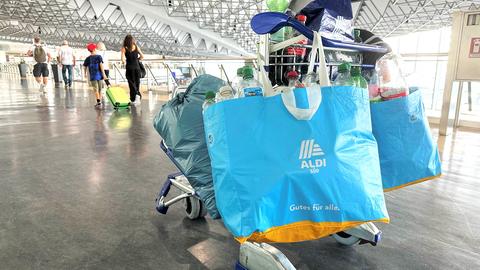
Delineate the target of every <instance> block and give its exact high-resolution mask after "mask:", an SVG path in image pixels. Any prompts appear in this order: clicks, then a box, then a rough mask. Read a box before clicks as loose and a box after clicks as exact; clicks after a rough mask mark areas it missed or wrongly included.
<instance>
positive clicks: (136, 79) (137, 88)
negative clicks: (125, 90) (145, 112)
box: [135, 69, 142, 99]
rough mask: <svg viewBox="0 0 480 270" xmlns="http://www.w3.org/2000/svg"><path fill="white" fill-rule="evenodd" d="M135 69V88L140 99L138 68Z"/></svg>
mask: <svg viewBox="0 0 480 270" xmlns="http://www.w3.org/2000/svg"><path fill="white" fill-rule="evenodd" d="M135 71H136V72H135V89H136V90H137V95H138V96H139V97H140V99H142V94H141V93H140V79H141V78H140V70H139V69H138V70H135Z"/></svg>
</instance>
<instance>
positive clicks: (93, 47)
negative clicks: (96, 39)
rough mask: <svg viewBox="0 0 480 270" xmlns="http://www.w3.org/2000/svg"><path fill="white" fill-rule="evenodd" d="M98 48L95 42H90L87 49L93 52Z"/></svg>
mask: <svg viewBox="0 0 480 270" xmlns="http://www.w3.org/2000/svg"><path fill="white" fill-rule="evenodd" d="M96 48H97V45H96V44H95V43H89V44H88V45H87V50H88V51H89V52H93V51H94V50H95V49H96Z"/></svg>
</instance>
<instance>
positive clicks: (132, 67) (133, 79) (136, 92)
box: [121, 35, 143, 104]
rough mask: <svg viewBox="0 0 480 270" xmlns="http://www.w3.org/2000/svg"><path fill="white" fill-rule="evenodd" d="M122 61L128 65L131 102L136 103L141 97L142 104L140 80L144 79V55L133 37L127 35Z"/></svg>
mask: <svg viewBox="0 0 480 270" xmlns="http://www.w3.org/2000/svg"><path fill="white" fill-rule="evenodd" d="M121 59H122V64H126V65H125V69H126V71H125V76H126V77H127V80H128V87H129V88H130V101H131V102H132V103H134V102H135V101H136V98H137V96H139V99H138V102H141V99H142V94H141V93H140V79H141V78H142V70H141V62H140V60H142V59H143V53H142V50H140V48H139V47H138V46H137V43H136V41H135V39H134V38H133V36H132V35H127V36H126V37H125V39H124V41H123V47H122V49H121ZM137 104H138V103H137Z"/></svg>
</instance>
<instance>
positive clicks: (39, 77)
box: [32, 63, 42, 88]
mask: <svg viewBox="0 0 480 270" xmlns="http://www.w3.org/2000/svg"><path fill="white" fill-rule="evenodd" d="M40 65H41V64H40V63H37V64H35V65H34V66H33V72H32V73H33V77H35V80H36V81H37V83H39V84H40V88H42V72H41V70H40V69H41V68H40Z"/></svg>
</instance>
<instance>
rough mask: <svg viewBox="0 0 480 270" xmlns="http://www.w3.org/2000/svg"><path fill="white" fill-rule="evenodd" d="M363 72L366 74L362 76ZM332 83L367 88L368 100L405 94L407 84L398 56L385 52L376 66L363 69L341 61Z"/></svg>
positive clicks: (398, 96) (375, 100) (384, 98)
mask: <svg viewBox="0 0 480 270" xmlns="http://www.w3.org/2000/svg"><path fill="white" fill-rule="evenodd" d="M362 72H363V74H365V75H366V76H365V77H364V76H362ZM332 85H337V86H341V85H349V86H355V87H358V88H364V89H368V93H369V97H370V102H381V101H386V100H391V99H395V98H400V97H404V96H407V95H408V94H409V91H408V86H407V84H406V82H405V79H404V77H403V75H402V73H401V70H400V67H399V60H398V57H397V56H395V55H394V54H387V55H385V56H383V57H382V58H380V59H379V60H378V61H377V65H376V68H375V69H373V68H370V69H364V70H363V71H362V68H361V67H360V66H353V67H352V66H351V65H350V64H349V63H346V62H344V63H342V64H341V65H339V66H338V68H337V77H336V78H335V80H334V81H333V82H332Z"/></svg>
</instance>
